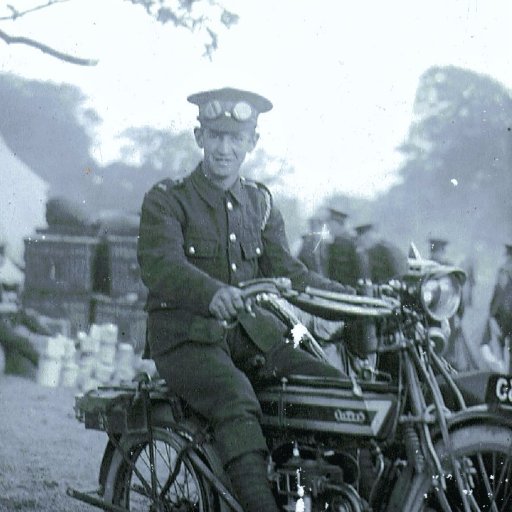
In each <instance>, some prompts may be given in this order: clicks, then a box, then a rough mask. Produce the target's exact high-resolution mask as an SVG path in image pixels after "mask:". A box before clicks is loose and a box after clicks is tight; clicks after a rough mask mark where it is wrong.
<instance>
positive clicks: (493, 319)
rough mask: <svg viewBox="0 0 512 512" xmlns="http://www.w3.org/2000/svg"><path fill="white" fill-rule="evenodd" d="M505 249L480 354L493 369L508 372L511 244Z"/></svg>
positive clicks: (511, 318) (511, 330)
mask: <svg viewBox="0 0 512 512" xmlns="http://www.w3.org/2000/svg"><path fill="white" fill-rule="evenodd" d="M505 249H506V253H505V262H504V263H503V265H502V266H501V267H500V268H499V270H498V277H497V279H496V285H495V287H494V292H493V294H492V299H491V304H490V307H489V320H488V322H487V328H486V330H485V333H484V339H483V340H482V345H483V346H482V354H483V356H484V357H485V359H486V360H487V362H488V363H489V364H490V365H491V366H492V367H493V369H494V370H497V371H502V372H504V373H509V372H510V352H509V351H510V345H511V341H512V245H509V244H507V245H505ZM496 354H497V355H496Z"/></svg>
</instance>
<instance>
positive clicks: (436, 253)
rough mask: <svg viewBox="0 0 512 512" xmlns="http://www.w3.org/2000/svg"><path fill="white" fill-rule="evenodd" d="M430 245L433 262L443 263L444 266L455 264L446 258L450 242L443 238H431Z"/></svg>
mask: <svg viewBox="0 0 512 512" xmlns="http://www.w3.org/2000/svg"><path fill="white" fill-rule="evenodd" d="M428 244H429V248H430V259H431V260H433V261H436V262H437V263H441V264H442V265H453V263H452V262H451V261H450V260H449V259H448V258H447V257H446V247H447V245H448V240H445V239H443V238H430V239H429V241H428Z"/></svg>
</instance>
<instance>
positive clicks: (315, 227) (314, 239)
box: [297, 215, 329, 276]
mask: <svg viewBox="0 0 512 512" xmlns="http://www.w3.org/2000/svg"><path fill="white" fill-rule="evenodd" d="M308 223H309V231H308V233H306V234H305V235H302V245H301V248H300V251H299V254H298V255H297V258H298V259H299V260H300V261H302V263H304V265H306V267H307V268H308V269H309V270H312V271H313V272H316V273H317V274H320V275H322V276H325V275H326V267H327V265H326V260H327V257H326V252H327V243H328V240H327V237H328V234H329V232H328V230H327V225H326V223H325V220H324V219H323V218H322V217H321V216H319V215H313V216H312V217H310V218H309V219H308Z"/></svg>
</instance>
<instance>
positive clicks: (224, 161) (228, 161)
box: [215, 158, 232, 165]
mask: <svg viewBox="0 0 512 512" xmlns="http://www.w3.org/2000/svg"><path fill="white" fill-rule="evenodd" d="M215 162H216V163H218V164H219V165H230V164H231V163H232V160H231V159H230V158H216V159H215Z"/></svg>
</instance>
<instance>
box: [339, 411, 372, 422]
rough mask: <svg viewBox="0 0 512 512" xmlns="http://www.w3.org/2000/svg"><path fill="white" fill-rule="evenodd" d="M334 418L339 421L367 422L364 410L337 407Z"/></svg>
mask: <svg viewBox="0 0 512 512" xmlns="http://www.w3.org/2000/svg"><path fill="white" fill-rule="evenodd" d="M334 419H335V420H336V421H337V422H339V423H361V424H362V423H365V422H366V415H365V413H364V412H363V411H352V410H350V409H346V410H344V409H336V410H335V411H334Z"/></svg>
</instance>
